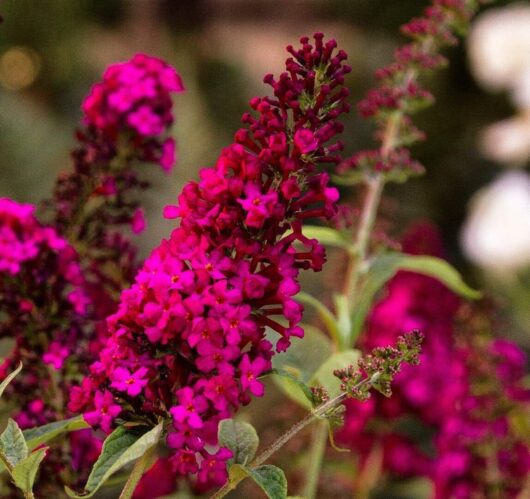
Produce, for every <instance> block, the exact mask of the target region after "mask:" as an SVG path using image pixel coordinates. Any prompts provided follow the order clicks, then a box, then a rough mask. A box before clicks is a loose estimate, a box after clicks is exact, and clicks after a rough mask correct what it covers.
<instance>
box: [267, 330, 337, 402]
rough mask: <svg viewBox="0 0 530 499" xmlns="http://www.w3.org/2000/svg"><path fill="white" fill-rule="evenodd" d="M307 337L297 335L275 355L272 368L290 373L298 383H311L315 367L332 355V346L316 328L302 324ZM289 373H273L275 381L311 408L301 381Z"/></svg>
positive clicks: (285, 391)
mask: <svg viewBox="0 0 530 499" xmlns="http://www.w3.org/2000/svg"><path fill="white" fill-rule="evenodd" d="M303 328H304V331H305V335H304V338H302V339H299V338H294V339H293V342H292V345H291V347H290V348H289V349H288V350H287V351H286V352H282V353H279V354H277V355H275V356H274V357H273V358H272V367H273V368H274V369H277V370H278V371H281V372H287V373H290V374H291V375H292V376H293V377H294V378H295V379H297V380H298V381H299V382H302V383H305V384H306V385H307V384H308V383H309V380H310V379H311V378H312V377H313V375H314V374H315V372H316V370H317V369H318V368H319V367H320V365H322V363H323V362H324V361H325V360H326V359H327V358H328V357H329V356H330V355H331V353H332V351H333V346H332V344H331V342H330V340H329V338H327V337H326V336H325V335H324V334H322V333H321V332H320V331H319V330H318V329H317V328H315V327H312V326H308V325H306V324H303ZM298 381H297V382H295V381H293V380H292V379H289V378H288V377H286V376H274V383H275V384H276V385H277V386H278V387H279V388H280V389H281V390H282V391H283V392H284V393H285V394H286V395H287V396H288V397H289V398H291V399H292V400H294V401H295V402H297V403H298V404H300V405H301V406H302V407H305V408H307V409H310V408H311V403H310V402H309V401H308V399H307V397H306V395H305V394H304V392H303V390H301V389H300V385H299V382H298Z"/></svg>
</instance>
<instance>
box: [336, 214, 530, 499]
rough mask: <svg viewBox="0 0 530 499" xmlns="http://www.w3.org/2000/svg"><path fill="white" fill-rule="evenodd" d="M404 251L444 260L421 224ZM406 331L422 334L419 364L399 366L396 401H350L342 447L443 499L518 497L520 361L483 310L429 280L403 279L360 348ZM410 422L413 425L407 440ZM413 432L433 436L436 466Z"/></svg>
mask: <svg viewBox="0 0 530 499" xmlns="http://www.w3.org/2000/svg"><path fill="white" fill-rule="evenodd" d="M403 249H404V250H405V251H406V252H408V253H412V254H425V253H427V254H432V255H435V256H438V257H441V256H443V250H442V245H441V239H440V236H439V234H438V233H437V232H436V230H435V229H434V228H433V227H432V226H431V225H427V224H424V223H422V224H418V225H416V226H415V227H413V228H412V229H411V230H410V231H409V232H408V233H407V235H406V236H405V238H404V240H403ZM455 316H457V317H459V319H458V321H457V322H456V323H455ZM411 327H417V328H421V329H422V331H424V332H425V343H424V346H423V349H422V353H421V356H420V359H421V363H420V365H419V366H417V367H415V368H414V369H411V368H409V367H408V366H405V367H403V369H402V372H401V373H399V374H398V375H397V376H396V378H395V380H394V383H393V388H394V395H393V396H392V398H390V399H386V398H382V397H373V398H372V399H370V400H369V401H367V402H366V403H364V404H359V403H356V402H355V401H349V402H347V411H346V417H345V425H344V428H343V429H342V430H341V431H340V432H339V435H338V440H339V441H340V442H341V443H342V444H343V445H348V446H350V447H351V448H352V449H355V450H356V451H357V452H358V453H359V454H360V455H361V462H362V463H363V464H362V466H364V465H365V464H364V463H367V462H368V460H369V457H368V456H369V455H370V454H371V452H373V451H374V449H375V448H377V447H379V446H381V448H382V450H383V454H382V459H383V462H382V467H383V469H384V470H385V471H387V472H388V473H390V475H391V476H397V477H413V476H426V477H429V478H430V479H431V480H432V481H433V484H434V491H435V497H437V498H440V499H442V498H445V497H458V498H467V497H491V496H494V495H495V494H499V496H500V497H516V496H517V494H519V492H520V491H521V489H522V487H523V485H524V479H525V477H526V476H527V473H528V471H529V470H530V453H529V451H528V448H527V446H526V445H525V444H524V440H523V437H522V436H520V435H518V433H517V431H516V430H515V428H514V427H513V426H512V424H511V419H512V417H513V416H515V415H516V414H517V411H521V410H524V407H525V405H526V404H527V403H528V401H530V392H529V391H528V390H527V389H525V388H524V385H523V376H524V366H525V362H526V360H525V356H524V353H523V352H522V351H521V350H520V349H519V348H518V347H517V346H516V345H515V344H513V343H511V342H509V341H507V340H498V339H494V336H493V333H492V332H491V331H490V329H491V327H492V326H491V321H490V319H489V318H488V317H487V314H484V312H483V311H481V310H477V309H476V307H472V306H470V305H468V304H463V303H461V301H460V300H459V298H458V297H457V296H456V295H454V294H453V293H452V292H450V291H449V290H447V289H446V288H445V287H444V286H443V285H441V284H440V283H438V282H436V281H434V280H433V279H432V278H429V277H425V276H421V275H418V274H413V273H410V272H400V273H398V274H397V275H396V277H394V278H393V279H392V280H391V281H390V282H389V284H388V285H387V293H386V296H385V298H383V299H382V300H381V301H379V302H378V303H377V304H376V305H375V307H374V308H373V311H372V313H371V316H370V318H369V321H368V324H367V328H366V331H365V333H364V336H363V338H362V340H361V341H362V345H363V348H365V349H367V350H371V349H373V348H374V347H378V346H383V345H387V344H389V343H392V342H393V341H395V338H396V337H398V336H399V335H400V334H402V333H403V331H406V330H407V329H409V328H411ZM521 416H522V414H521ZM523 417H524V416H523ZM407 421H409V422H410V421H412V422H413V423H412V424H413V425H414V426H413V428H411V429H410V430H411V432H410V433H409V431H408V430H407V424H406V422H407ZM418 428H424V431H423V434H424V435H427V434H428V433H431V434H432V435H433V436H432V437H430V438H429V439H428V442H429V444H428V445H431V446H432V447H433V448H434V450H435V457H434V458H433V457H432V456H429V455H427V454H426V453H425V452H424V449H423V447H424V446H425V443H426V442H425V441H424V440H421V439H419V438H418ZM492 469H495V470H496V473H495V474H492V473H491V470H492Z"/></svg>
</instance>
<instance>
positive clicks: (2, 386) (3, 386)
mask: <svg viewBox="0 0 530 499" xmlns="http://www.w3.org/2000/svg"><path fill="white" fill-rule="evenodd" d="M21 369H22V362H20V363H19V364H18V367H17V368H16V369H15V370H14V371H13V372H12V373H11V374H8V375H7V376H6V378H5V379H4V381H2V383H0V397H1V396H2V394H3V393H4V390H5V389H6V388H7V386H8V385H9V383H11V381H13V378H14V377H15V376H16V375H17V374H18V373H19V372H20V371H21Z"/></svg>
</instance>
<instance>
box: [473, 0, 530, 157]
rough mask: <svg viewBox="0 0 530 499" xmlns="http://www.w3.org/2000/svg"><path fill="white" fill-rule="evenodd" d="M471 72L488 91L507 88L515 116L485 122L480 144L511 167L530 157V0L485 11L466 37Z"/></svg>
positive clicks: (485, 150)
mask: <svg viewBox="0 0 530 499" xmlns="http://www.w3.org/2000/svg"><path fill="white" fill-rule="evenodd" d="M468 52H469V58H470V62H471V71H472V72H473V74H474V75H475V77H476V79H477V80H478V82H479V83H481V84H482V85H483V86H484V87H485V88H487V89H489V90H492V91H507V92H508V94H509V95H510V98H511V100H512V102H513V104H514V105H515V107H516V108H517V109H518V115H517V116H515V117H514V118H512V119H507V120H504V121H501V122H500V123H496V124H494V125H491V126H489V127H487V128H486V129H485V131H484V133H483V136H482V149H483V152H484V154H485V156H487V157H488V158H490V159H492V160H494V161H498V162H500V163H507V164H510V165H512V166H518V165H521V164H524V163H526V162H527V161H528V159H529V158H530V3H528V2H525V3H518V4H513V5H509V6H507V7H502V8H497V9H491V10H488V11H487V12H486V13H484V14H482V15H481V16H479V17H478V19H477V20H476V21H475V23H474V25H473V27H472V30H471V33H470V36H469V38H468Z"/></svg>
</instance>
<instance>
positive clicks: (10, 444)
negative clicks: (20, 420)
mask: <svg viewBox="0 0 530 499" xmlns="http://www.w3.org/2000/svg"><path fill="white" fill-rule="evenodd" d="M0 449H1V450H2V453H3V454H4V456H5V458H6V459H7V461H8V463H9V464H10V465H11V466H16V465H17V464H18V463H19V462H20V461H22V460H23V459H25V458H26V456H27V455H28V446H27V445H26V441H25V440H24V435H23V434H22V430H21V429H20V428H19V426H18V425H17V423H15V421H13V420H12V419H11V418H10V419H8V421H7V426H6V429H5V430H4V431H3V433H2V435H0Z"/></svg>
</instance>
